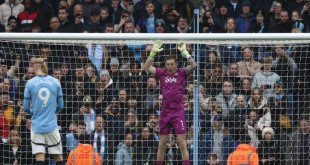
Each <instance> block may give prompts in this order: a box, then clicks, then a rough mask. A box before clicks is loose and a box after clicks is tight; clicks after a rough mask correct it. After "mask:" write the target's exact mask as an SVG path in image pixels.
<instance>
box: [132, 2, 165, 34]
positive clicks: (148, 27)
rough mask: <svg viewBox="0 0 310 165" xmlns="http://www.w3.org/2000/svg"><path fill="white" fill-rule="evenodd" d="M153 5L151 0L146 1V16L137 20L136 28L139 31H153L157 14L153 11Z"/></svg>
mask: <svg viewBox="0 0 310 165" xmlns="http://www.w3.org/2000/svg"><path fill="white" fill-rule="evenodd" d="M154 10H155V6H154V3H152V2H151V1H149V2H146V11H147V17H145V18H141V19H139V20H138V22H137V25H136V28H137V30H138V32H140V33H155V23H156V20H157V19H158V18H160V16H159V15H155V13H154Z"/></svg>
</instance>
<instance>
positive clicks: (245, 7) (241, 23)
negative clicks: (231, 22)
mask: <svg viewBox="0 0 310 165" xmlns="http://www.w3.org/2000/svg"><path fill="white" fill-rule="evenodd" d="M254 19H255V16H254V15H253V14H252V13H251V2H250V1H247V0H246V1H243V3H242V14H241V15H240V16H239V17H238V18H237V19H236V22H237V25H238V30H239V31H240V32H241V33H246V32H247V30H248V28H249V26H250V25H251V22H252V20H254Z"/></svg>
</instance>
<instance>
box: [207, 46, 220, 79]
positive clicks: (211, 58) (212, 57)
mask: <svg viewBox="0 0 310 165" xmlns="http://www.w3.org/2000/svg"><path fill="white" fill-rule="evenodd" d="M207 60H208V61H205V62H206V64H205V66H204V64H203V65H202V66H203V67H204V68H205V69H206V70H205V75H211V71H212V69H213V68H214V67H215V65H222V66H223V64H222V62H221V60H220V58H219V57H218V54H217V52H216V51H210V52H209V54H208V58H207ZM207 79H209V78H207Z"/></svg>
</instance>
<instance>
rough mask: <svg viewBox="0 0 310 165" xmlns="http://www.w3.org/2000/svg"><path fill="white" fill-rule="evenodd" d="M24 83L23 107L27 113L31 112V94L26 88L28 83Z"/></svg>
mask: <svg viewBox="0 0 310 165" xmlns="http://www.w3.org/2000/svg"><path fill="white" fill-rule="evenodd" d="M28 82H29V81H28ZM28 82H27V83H26V87H25V91H24V103H23V108H24V111H25V112H27V113H32V112H31V109H30V100H31V94H30V91H29V90H28V88H29V83H28Z"/></svg>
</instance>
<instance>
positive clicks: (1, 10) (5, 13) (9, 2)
mask: <svg viewBox="0 0 310 165" xmlns="http://www.w3.org/2000/svg"><path fill="white" fill-rule="evenodd" d="M23 10H24V5H22V4H21V3H19V1H18V0H6V1H5V3H4V4H2V5H1V6H0V22H1V23H2V24H3V25H4V26H8V25H9V24H8V23H9V22H10V20H9V21H8V19H9V17H11V16H14V17H15V18H16V17H17V16H18V14H19V13H20V12H22V11H23Z"/></svg>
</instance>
